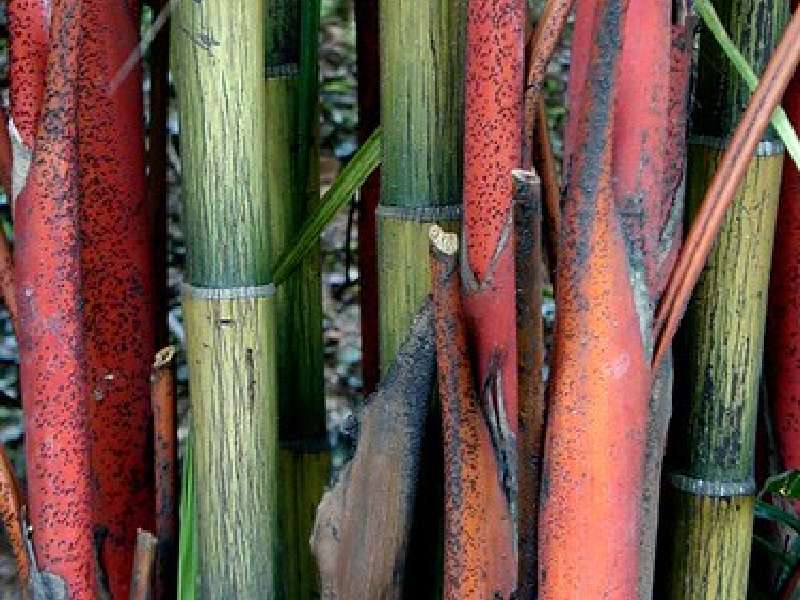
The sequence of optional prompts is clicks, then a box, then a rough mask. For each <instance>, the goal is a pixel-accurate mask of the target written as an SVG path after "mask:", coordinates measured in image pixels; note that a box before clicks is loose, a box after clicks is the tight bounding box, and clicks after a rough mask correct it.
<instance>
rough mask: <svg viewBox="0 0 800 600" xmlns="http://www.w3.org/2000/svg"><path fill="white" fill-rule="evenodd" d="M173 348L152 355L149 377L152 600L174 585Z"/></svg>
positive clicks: (165, 594)
mask: <svg viewBox="0 0 800 600" xmlns="http://www.w3.org/2000/svg"><path fill="white" fill-rule="evenodd" d="M175 352H176V348H175V347H174V346H167V347H166V348H164V349H163V350H161V351H160V352H159V353H158V354H156V357H155V361H154V362H153V369H152V372H151V375H150V386H151V387H150V389H151V401H152V406H153V437H154V460H155V492H156V506H155V509H156V529H155V532H156V539H157V540H158V561H157V563H156V567H155V572H156V579H155V587H154V594H155V596H154V598H155V599H156V600H159V599H162V598H164V599H167V598H171V597H172V594H173V590H174V589H175V585H176V566H177V564H176V563H177V554H176V551H177V541H178V512H177V498H178V494H177V479H178V478H177V473H178V438H177V426H178V415H177V402H176V392H175Z"/></svg>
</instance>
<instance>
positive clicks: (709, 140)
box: [689, 135, 786, 156]
mask: <svg viewBox="0 0 800 600" xmlns="http://www.w3.org/2000/svg"><path fill="white" fill-rule="evenodd" d="M729 143H730V138H722V137H716V136H713V135H693V136H691V137H690V138H689V145H691V146H703V147H705V148H714V149H715V150H725V149H727V147H728V145H729ZM785 151H786V146H785V145H784V144H783V142H782V141H780V140H762V141H760V142H759V143H758V145H757V146H756V151H755V153H754V156H776V155H778V154H783V153H784V152H785Z"/></svg>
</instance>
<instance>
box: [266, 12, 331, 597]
mask: <svg viewBox="0 0 800 600" xmlns="http://www.w3.org/2000/svg"><path fill="white" fill-rule="evenodd" d="M266 24H267V25H266V26H267V31H266V35H267V79H266V96H267V114H268V115H275V118H270V119H268V120H267V149H266V160H267V169H268V177H267V202H268V205H269V207H270V220H271V224H270V228H271V241H272V250H273V257H275V258H277V257H278V256H280V255H281V254H282V253H283V252H284V251H285V250H287V249H288V248H290V246H291V244H292V243H293V241H294V237H295V236H296V235H297V234H298V233H299V231H300V229H301V227H302V226H303V225H304V223H305V222H306V220H307V219H308V217H309V215H311V214H312V213H313V212H314V210H315V209H316V208H317V207H318V205H319V202H320V198H319V156H318V148H317V145H318V143H317V138H318V125H317V120H318V109H317V104H318V99H317V94H318V92H317V88H318V85H317V80H318V67H317V38H318V29H319V2H318V0H308V1H305V2H297V1H287V0H269V1H268V2H267V21H266ZM275 301H276V318H277V320H278V322H279V323H281V324H282V326H281V327H280V328H279V329H278V333H277V336H278V347H279V348H281V352H280V353H279V355H278V398H279V407H278V413H279V439H280V445H281V450H280V453H279V468H278V477H279V487H278V490H279V494H278V511H279V515H280V517H279V519H278V525H279V535H280V538H279V548H280V551H279V557H280V560H281V566H280V567H279V568H280V572H281V573H283V574H284V576H283V577H282V578H281V585H282V597H284V598H287V599H294V598H313V597H316V595H318V594H319V590H318V589H316V582H317V575H316V567H315V564H314V560H313V557H312V556H311V553H310V549H309V546H308V538H309V535H310V534H311V528H312V525H313V519H314V508H315V507H316V505H317V504H318V502H319V500H320V498H321V497H322V492H323V490H324V487H325V484H326V483H327V479H328V472H329V467H330V460H329V456H328V452H327V450H328V449H327V432H326V421H325V401H324V389H323V388H324V385H323V384H324V382H323V347H322V287H321V283H320V249H319V242H317V243H315V244H314V245H313V247H312V250H311V251H310V252H308V253H307V254H306V255H305V258H304V259H303V261H302V262H301V263H300V264H299V266H298V267H297V269H296V270H295V271H294V272H293V273H292V274H291V275H290V276H289V277H288V278H287V279H286V281H285V282H283V283H282V285H281V286H280V287H279V288H278V291H277V295H276V300H275Z"/></svg>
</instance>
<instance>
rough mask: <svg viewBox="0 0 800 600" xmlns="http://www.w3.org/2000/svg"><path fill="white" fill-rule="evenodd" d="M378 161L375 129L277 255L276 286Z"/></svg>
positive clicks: (378, 135)
mask: <svg viewBox="0 0 800 600" xmlns="http://www.w3.org/2000/svg"><path fill="white" fill-rule="evenodd" d="M380 162H381V130H380V128H378V129H376V130H375V131H374V132H372V135H370V136H369V139H368V140H367V141H366V142H364V144H363V145H362V146H361V148H359V149H358V152H356V153H355V155H353V158H351V159H350V162H349V163H347V166H345V168H344V169H342V172H341V173H339V177H337V178H336V181H334V182H333V185H332V186H331V188H330V189H329V190H328V191H327V192H325V195H324V196H323V197H322V201H321V202H320V203H319V207H318V208H317V210H316V211H315V212H314V214H312V215H311V216H310V217H309V218H308V220H307V221H306V222H305V223H304V224H303V228H302V229H301V230H300V232H299V233H298V235H297V237H296V238H295V240H294V242H293V243H292V244H290V245H289V246H288V247H287V249H286V250H285V251H284V252H283V253H282V254H281V255H280V256H279V257H278V260H277V262H276V264H275V269H274V275H273V283H275V285H280V284H281V283H283V282H284V281H286V279H287V278H288V277H289V275H291V274H292V271H294V269H295V268H296V267H297V265H299V264H300V262H301V261H302V260H303V258H304V257H305V255H306V254H308V252H309V251H310V250H311V248H313V247H314V244H316V243H317V240H319V235H320V233H322V230H323V229H325V227H327V225H328V224H329V223H330V222H331V221H332V220H333V217H334V216H335V215H336V213H337V212H338V211H339V209H340V208H342V206H344V205H345V204H347V202H349V201H350V198H352V197H353V194H355V193H356V190H358V188H359V187H361V186H362V185H363V184H364V182H365V181H366V180H367V177H369V176H370V174H371V173H372V172H373V171H374V170H375V169H376V167H377V166H378V165H379V164H380Z"/></svg>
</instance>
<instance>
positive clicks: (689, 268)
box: [653, 9, 800, 372]
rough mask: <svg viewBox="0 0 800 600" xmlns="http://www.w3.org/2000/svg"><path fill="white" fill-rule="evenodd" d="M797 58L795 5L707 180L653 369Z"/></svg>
mask: <svg viewBox="0 0 800 600" xmlns="http://www.w3.org/2000/svg"><path fill="white" fill-rule="evenodd" d="M798 62H800V9H797V10H795V12H794V15H793V16H792V19H791V21H790V22H789V24H788V25H787V27H786V29H785V30H784V33H783V37H782V39H781V42H780V44H778V47H777V48H776V49H775V52H774V53H773V54H772V57H771V58H770V61H769V63H768V64H767V67H766V69H765V70H764V74H763V75H762V77H761V80H760V82H759V84H758V88H757V89H756V91H755V93H754V94H753V96H752V98H751V99H750V103H749V104H748V106H747V110H746V111H745V113H744V115H743V116H742V120H741V122H740V123H739V125H738V127H737V128H736V131H735V132H734V134H733V137H732V138H731V141H730V143H729V144H728V147H727V149H726V150H725V154H724V155H723V157H722V160H721V162H720V164H719V167H718V168H717V172H716V174H715V175H714V179H713V180H712V181H711V184H710V185H709V186H708V190H707V191H706V195H705V198H704V200H703V203H702V205H701V206H700V208H699V210H698V211H697V214H696V216H695V218H694V221H693V223H692V226H691V229H690V230H689V234H688V235H687V236H686V239H685V241H684V245H683V249H682V250H681V253H680V255H679V256H678V260H677V262H676V265H675V268H674V270H673V271H672V275H671V277H670V279H669V282H668V284H667V288H666V291H665V292H664V296H663V297H662V300H661V303H660V305H659V307H658V311H657V313H656V321H655V332H656V335H657V343H656V351H655V355H654V356H655V358H654V359H653V366H654V369H653V371H654V372H655V370H656V369H657V367H658V365H659V364H660V363H661V360H662V359H663V358H664V353H665V352H666V351H667V349H669V347H670V346H671V344H672V339H673V337H674V336H675V332H676V331H677V330H678V324H679V323H680V321H681V318H683V313H684V312H685V310H686V305H687V303H688V302H689V298H690V296H691V294H692V290H693V289H694V286H695V284H696V283H697V280H698V278H699V277H700V273H701V272H702V270H703V267H704V266H705V264H706V260H707V259H708V255H709V254H710V252H711V250H712V248H713V245H714V240H715V239H716V237H717V234H718V233H719V230H720V228H721V227H722V223H723V221H724V219H725V214H726V212H727V211H728V208H729V207H730V205H731V202H733V199H734V197H735V196H736V192H737V190H738V188H739V184H740V183H741V181H742V178H743V177H744V175H745V173H746V171H747V168H748V166H749V164H750V160H751V159H752V157H753V155H754V153H755V150H756V147H757V146H758V143H759V141H760V140H761V136H762V134H763V133H764V130H765V129H766V128H767V125H768V124H769V121H770V118H771V117H772V112H773V111H774V110H775V107H776V106H777V105H778V103H779V102H780V101H781V98H782V96H783V92H784V91H785V90H786V87H787V86H788V84H789V81H790V80H791V78H792V76H793V75H794V72H795V69H796V67H797V64H798Z"/></svg>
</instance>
